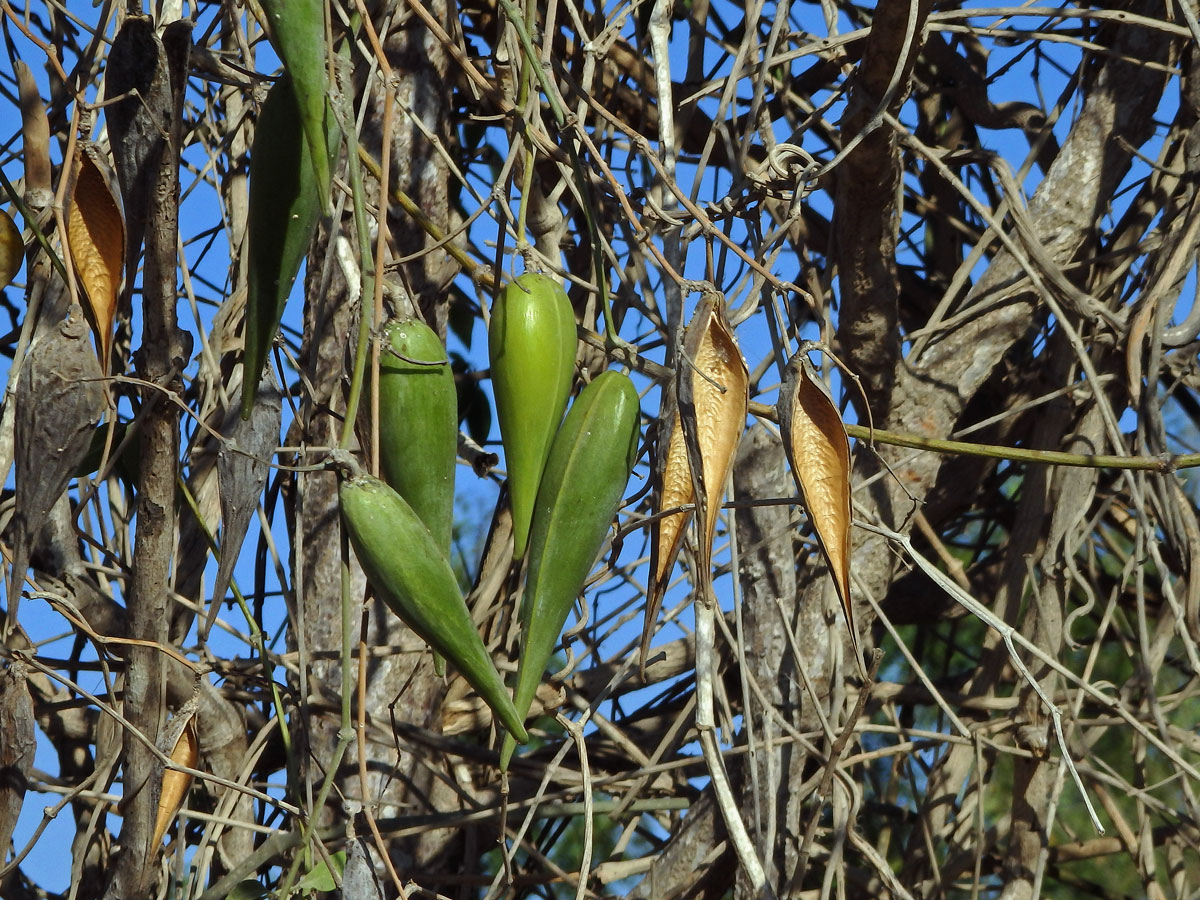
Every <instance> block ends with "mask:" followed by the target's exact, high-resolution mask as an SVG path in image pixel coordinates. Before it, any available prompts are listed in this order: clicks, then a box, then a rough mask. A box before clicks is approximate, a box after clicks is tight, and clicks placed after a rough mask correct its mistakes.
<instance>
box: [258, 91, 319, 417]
mask: <svg viewBox="0 0 1200 900" xmlns="http://www.w3.org/2000/svg"><path fill="white" fill-rule="evenodd" d="M330 123H331V129H330V131H329V133H328V134H327V135H326V141H327V143H326V160H327V161H328V158H329V157H331V156H332V154H333V148H334V147H335V146H336V141H337V132H336V130H334V129H333V127H332V118H331V119H330ZM310 158H311V154H310V152H309V149H308V144H307V143H306V142H305V140H304V135H303V129H302V128H301V125H300V112H299V106H298V103H297V98H296V92H295V90H294V85H293V82H292V79H291V78H290V77H288V76H287V75H284V76H283V77H282V78H280V79H279V81H277V82H276V83H275V85H274V86H273V87H272V88H271V92H270V93H269V94H267V99H266V102H265V103H263V108H262V112H261V113H260V114H259V117H258V126H257V128H256V129H255V133H254V146H253V147H252V149H251V151H250V210H249V221H248V223H247V233H248V237H247V240H248V250H247V253H248V261H247V270H248V277H249V282H248V285H247V295H246V350H245V357H244V360H243V362H244V373H243V377H242V418H243V419H245V418H248V417H249V416H250V410H251V409H252V408H253V405H254V396H255V394H256V393H257V392H258V384H259V381H260V379H261V378H262V371H263V366H264V364H265V363H266V361H267V353H268V352H269V351H270V349H271V343H272V342H273V341H274V340H275V334H276V332H277V331H278V330H279V323H280V322H281V321H282V319H283V312H284V308H285V307H286V305H287V299H288V295H289V294H290V293H291V291H292V282H294V281H295V280H296V273H297V272H299V271H300V263H301V262H303V260H304V255H305V253H307V252H308V245H309V244H310V243H311V242H312V236H313V233H314V232H315V231H316V228H317V220H318V219H319V218H320V214H321V193H320V192H319V189H318V186H317V181H316V179H315V176H314V174H313V167H312V164H311V162H310ZM326 195H327V194H326Z"/></svg>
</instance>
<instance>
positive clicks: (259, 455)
mask: <svg viewBox="0 0 1200 900" xmlns="http://www.w3.org/2000/svg"><path fill="white" fill-rule="evenodd" d="M282 424H283V400H282V398H281V397H280V395H279V389H278V388H277V387H275V384H274V379H268V380H267V381H265V382H263V385H262V387H261V388H260V389H259V391H258V396H257V397H256V398H255V401H254V409H253V410H252V411H251V413H250V418H249V419H243V418H242V417H241V415H240V412H239V410H237V409H233V410H230V414H229V419H228V420H227V421H226V424H225V436H226V437H227V438H228V442H227V443H226V444H224V445H223V446H222V447H221V449H220V450H219V451H218V453H217V485H218V489H219V491H220V493H221V561H220V563H219V564H218V566H217V583H216V586H215V590H214V591H213V602H212V606H211V607H210V608H209V611H208V618H207V619H206V620H205V622H204V627H203V628H202V629H201V635H200V636H201V637H203V638H207V637H208V631H209V629H210V628H212V623H213V620H214V619H216V617H217V611H218V610H219V609H220V608H221V602H222V600H224V598H225V591H226V590H228V589H229V579H230V578H231V577H232V576H233V566H234V564H235V563H236V562H237V558H238V551H239V550H240V549H241V546H242V540H243V539H244V538H245V537H246V530H247V529H248V528H249V527H250V519H251V517H252V516H253V515H254V508H255V506H256V505H257V503H258V498H259V496H260V495H261V494H262V492H263V487H264V486H265V485H266V483H267V476H268V475H270V474H271V456H272V455H273V454H274V453H275V448H276V447H277V446H279V429H280V427H281V425H282Z"/></svg>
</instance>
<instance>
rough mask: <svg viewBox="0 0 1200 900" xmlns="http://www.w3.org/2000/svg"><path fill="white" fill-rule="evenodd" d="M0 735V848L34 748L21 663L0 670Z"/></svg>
mask: <svg viewBox="0 0 1200 900" xmlns="http://www.w3.org/2000/svg"><path fill="white" fill-rule="evenodd" d="M0 735H3V736H4V737H3V739H2V740H0V773H2V774H0V847H5V848H7V847H8V843H9V841H10V840H11V839H12V835H13V829H14V828H16V826H17V817H18V816H20V814H21V803H22V801H23V800H24V799H25V788H26V785H27V782H28V779H29V772H30V770H31V769H32V768H33V755H34V751H35V750H36V749H37V739H36V738H35V737H34V733H33V700H32V698H30V696H29V687H28V685H26V683H25V664H24V663H20V662H11V663H9V664H8V665H7V666H6V667H5V669H4V671H3V672H0Z"/></svg>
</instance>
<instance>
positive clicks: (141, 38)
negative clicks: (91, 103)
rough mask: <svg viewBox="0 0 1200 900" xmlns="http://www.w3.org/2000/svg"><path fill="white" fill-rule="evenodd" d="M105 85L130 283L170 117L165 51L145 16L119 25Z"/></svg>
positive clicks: (144, 230)
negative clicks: (122, 203) (126, 234)
mask: <svg viewBox="0 0 1200 900" xmlns="http://www.w3.org/2000/svg"><path fill="white" fill-rule="evenodd" d="M104 83H105V88H104V96H105V100H106V101H107V103H106V106H105V115H106V117H107V119H108V130H109V135H110V137H111V143H112V150H113V160H114V162H115V164H116V170H117V180H118V181H119V182H120V185H121V197H122V199H123V200H124V201H125V212H126V214H127V216H128V226H129V242H128V244H129V246H128V250H127V252H128V254H129V255H128V259H127V268H126V270H127V271H128V272H129V273H130V278H131V279H132V277H133V273H134V272H135V271H136V270H137V259H138V254H139V253H140V251H141V247H142V237H143V235H144V234H145V232H146V211H147V209H149V207H150V198H151V193H152V191H153V189H154V182H155V180H156V178H157V175H158V161H159V159H160V158H161V157H162V155H163V153H164V152H165V151H166V149H167V136H168V135H169V134H170V131H171V120H172V118H173V116H174V101H173V99H172V95H171V79H170V74H169V71H168V65H167V59H166V51H165V50H164V49H163V42H162V40H161V39H160V38H159V36H158V33H157V32H156V31H155V29H154V21H153V20H152V19H151V18H150V17H149V16H130V17H129V18H127V19H126V20H125V22H124V24H122V25H121V30H120V31H118V32H117V36H116V37H115V38H113V44H112V50H111V52H110V53H109V55H108V67H107V69H106V70H105V74H104Z"/></svg>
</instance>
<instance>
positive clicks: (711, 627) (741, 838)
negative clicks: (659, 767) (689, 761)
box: [696, 598, 775, 898]
mask: <svg viewBox="0 0 1200 900" xmlns="http://www.w3.org/2000/svg"><path fill="white" fill-rule="evenodd" d="M714 607H715V604H714V603H713V602H712V598H705V599H702V600H700V602H698V603H697V604H696V730H697V731H698V732H699V734H700V748H701V750H702V751H703V753H704V762H705V763H706V764H707V766H708V774H709V776H710V777H711V778H712V787H713V794H714V796H715V798H716V802H717V807H718V808H719V809H720V810H721V817H722V818H723V819H724V820H725V828H726V830H727V831H728V832H729V841H730V843H732V844H733V849H734V851H735V852H736V853H737V857H738V861H739V862H740V863H741V864H742V869H743V870H744V871H745V873H746V878H747V879H748V880H749V882H750V884H751V887H752V889H753V891H754V896H755V897H764V898H770V897H774V896H775V892H774V891H773V890H772V888H771V886H770V885H769V884H768V883H767V876H766V873H765V872H764V871H763V867H762V863H761V862H760V861H759V859H758V854H757V853H756V852H755V850H754V842H753V841H751V840H750V834H749V832H747V831H746V823H745V822H743V821H742V816H741V813H740V812H739V811H738V803H737V800H736V799H735V798H734V796H733V789H732V787H730V784H729V774H728V773H727V772H726V771H725V761H724V760H723V759H721V750H720V748H719V747H718V746H717V727H716V718H715V717H714V715H713V678H714V675H715V673H714V671H713V670H714V669H715V667H716V628H715V621H714V617H715V615H716V613H715V609H714Z"/></svg>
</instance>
